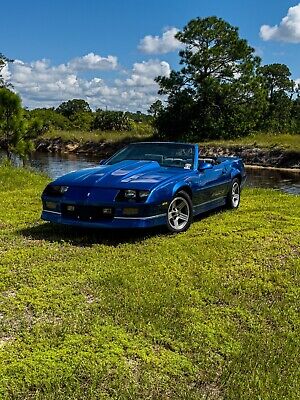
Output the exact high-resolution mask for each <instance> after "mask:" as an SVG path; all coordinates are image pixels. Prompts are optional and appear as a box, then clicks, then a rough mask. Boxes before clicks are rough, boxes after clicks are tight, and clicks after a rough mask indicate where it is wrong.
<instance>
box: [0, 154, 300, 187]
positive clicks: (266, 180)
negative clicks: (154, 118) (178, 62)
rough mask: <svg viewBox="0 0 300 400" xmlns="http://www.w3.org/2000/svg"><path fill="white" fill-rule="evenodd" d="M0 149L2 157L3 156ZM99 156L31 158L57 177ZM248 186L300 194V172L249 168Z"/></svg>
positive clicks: (95, 161)
mask: <svg viewBox="0 0 300 400" xmlns="http://www.w3.org/2000/svg"><path fill="white" fill-rule="evenodd" d="M3 155H4V154H3V152H2V153H1V151H0V159H1V157H3ZM99 162H100V158H99V157H95V156H90V155H86V154H85V155H80V154H79V155H78V154H52V153H35V154H33V156H32V159H31V160H30V164H31V166H32V168H34V169H35V170H37V171H42V172H44V173H46V174H47V175H48V176H50V177H51V178H57V177H58V176H61V175H64V174H66V173H68V172H71V171H74V170H78V169H82V168H89V167H94V166H96V165H98V164H99ZM247 175H248V178H247V183H246V185H247V186H248V187H264V188H273V189H279V190H283V191H284V192H287V193H292V194H300V173H299V172H288V171H280V170H268V169H254V168H248V169H247Z"/></svg>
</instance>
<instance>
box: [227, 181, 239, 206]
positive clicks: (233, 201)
mask: <svg viewBox="0 0 300 400" xmlns="http://www.w3.org/2000/svg"><path fill="white" fill-rule="evenodd" d="M240 199H241V185H240V181H239V180H238V179H237V178H234V179H233V180H232V182H231V185H230V189H229V192H228V195H227V200H226V204H227V207H228V208H231V209H236V208H238V206H239V205H240Z"/></svg>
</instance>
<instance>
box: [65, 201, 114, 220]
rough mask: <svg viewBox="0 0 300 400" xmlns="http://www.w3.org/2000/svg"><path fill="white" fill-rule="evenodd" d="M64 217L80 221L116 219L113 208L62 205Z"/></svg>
mask: <svg viewBox="0 0 300 400" xmlns="http://www.w3.org/2000/svg"><path fill="white" fill-rule="evenodd" d="M61 213H62V217H64V218H68V219H73V220H79V221H89V222H93V221H101V220H108V219H112V218H113V217H114V209H113V208H112V207H99V206H84V205H74V204H62V205H61Z"/></svg>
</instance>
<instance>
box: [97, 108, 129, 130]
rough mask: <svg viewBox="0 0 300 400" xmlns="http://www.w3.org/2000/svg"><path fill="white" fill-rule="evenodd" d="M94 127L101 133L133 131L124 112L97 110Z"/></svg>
mask: <svg viewBox="0 0 300 400" xmlns="http://www.w3.org/2000/svg"><path fill="white" fill-rule="evenodd" d="M92 127H93V129H97V130H100V131H131V130H132V123H131V121H130V119H129V118H128V116H127V115H126V114H125V113H124V112H122V111H103V110H97V111H96V116H95V119H94V122H93V125H92Z"/></svg>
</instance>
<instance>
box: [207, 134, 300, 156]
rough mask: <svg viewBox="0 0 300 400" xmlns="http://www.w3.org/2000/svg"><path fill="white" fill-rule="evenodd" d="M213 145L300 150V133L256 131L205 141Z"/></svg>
mask: <svg viewBox="0 0 300 400" xmlns="http://www.w3.org/2000/svg"><path fill="white" fill-rule="evenodd" d="M204 144H205V145H212V146H224V147H226V146H251V147H260V148H265V149H272V148H274V147H279V148H281V149H284V150H294V151H299V152H300V135H289V134H277V135H275V134H268V133H256V134H252V135H249V136H245V137H243V138H239V139H234V140H215V141H210V142H205V143H204Z"/></svg>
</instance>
